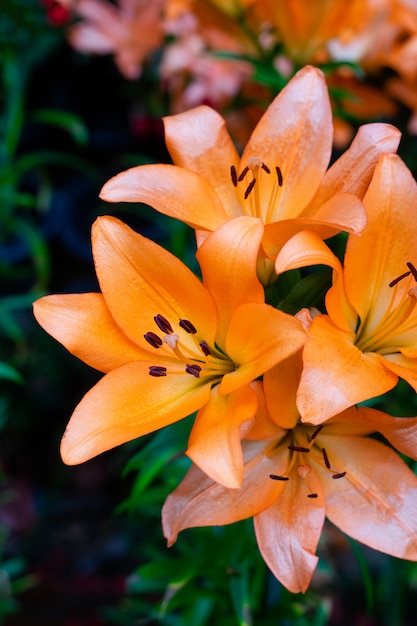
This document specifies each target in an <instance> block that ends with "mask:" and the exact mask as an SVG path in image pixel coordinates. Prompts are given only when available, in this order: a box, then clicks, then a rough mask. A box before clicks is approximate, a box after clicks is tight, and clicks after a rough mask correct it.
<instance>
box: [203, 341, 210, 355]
mask: <svg viewBox="0 0 417 626" xmlns="http://www.w3.org/2000/svg"><path fill="white" fill-rule="evenodd" d="M200 348H201V351H202V352H203V354H205V356H210V354H211V350H210V348H209V347H208V343H207V341H202V342H201V343H200Z"/></svg>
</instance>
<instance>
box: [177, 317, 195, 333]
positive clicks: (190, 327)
mask: <svg viewBox="0 0 417 626" xmlns="http://www.w3.org/2000/svg"><path fill="white" fill-rule="evenodd" d="M179 325H180V326H181V328H183V329H184V330H185V332H187V333H190V335H195V334H196V332H197V329H196V327H195V326H194V324H192V323H191V322H190V321H189V320H180V321H179Z"/></svg>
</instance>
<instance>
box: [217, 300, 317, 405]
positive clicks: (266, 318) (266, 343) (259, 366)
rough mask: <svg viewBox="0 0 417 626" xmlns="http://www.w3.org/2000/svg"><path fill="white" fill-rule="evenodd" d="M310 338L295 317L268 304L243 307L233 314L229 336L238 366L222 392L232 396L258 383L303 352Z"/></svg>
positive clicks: (230, 350) (230, 352)
mask: <svg viewBox="0 0 417 626" xmlns="http://www.w3.org/2000/svg"><path fill="white" fill-rule="evenodd" d="M255 320H256V332H254V329H253V325H254V322H255ZM306 337H307V334H306V331H305V330H304V328H303V325H302V323H301V322H300V321H299V320H297V319H296V318H295V317H292V316H291V315H287V314H286V313H283V312H282V311H278V310H276V309H274V308H273V307H271V306H269V305H266V304H242V305H241V306H240V307H238V308H237V309H236V310H235V312H234V313H233V315H232V318H231V321H230V327H229V331H228V334H227V337H226V352H227V354H228V356H229V357H230V358H231V359H232V361H233V362H234V363H235V364H236V366H237V367H236V370H235V371H234V372H230V373H228V374H226V375H225V376H224V377H223V379H222V381H221V383H220V393H221V394H227V393H231V392H232V391H234V390H235V389H238V387H241V386H243V385H244V384H247V383H249V382H251V381H252V380H255V379H256V378H258V376H260V375H261V374H263V373H264V372H266V371H268V370H269V369H271V367H273V366H274V365H276V364H277V363H278V362H279V361H282V360H283V359H285V358H287V357H288V356H290V355H291V354H293V353H294V352H296V351H297V350H299V349H300V348H301V347H302V346H303V344H304V342H305V340H306Z"/></svg>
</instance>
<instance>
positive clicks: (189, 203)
mask: <svg viewBox="0 0 417 626" xmlns="http://www.w3.org/2000/svg"><path fill="white" fill-rule="evenodd" d="M230 186H232V184H231V183H230ZM100 198H102V199H103V200H106V201H107V202H143V203H145V204H149V205H150V206H152V207H153V208H154V209H156V210H157V211H159V212H160V213H163V214H164V215H169V216H170V217H175V218H177V219H179V220H181V221H183V222H185V223H186V224H189V225H190V226H191V227H192V228H201V229H203V230H215V229H216V228H217V227H218V226H220V224H222V223H223V222H225V221H226V220H228V219H230V218H231V217H235V213H234V212H232V211H231V210H230V207H228V206H224V205H223V203H222V202H221V199H220V197H219V196H218V195H217V194H216V192H215V190H214V188H213V187H212V186H211V185H210V183H209V182H208V181H207V180H206V179H205V178H203V176H200V175H199V174H196V173H195V172H192V171H190V170H186V169H183V168H182V167H177V166H175V165H168V164H157V165H153V164H151V165H140V166H137V167H132V168H130V169H128V170H126V171H125V172H121V173H120V174H117V175H116V176H114V177H113V178H111V179H110V180H108V181H107V183H106V184H105V185H104V187H103V188H102V190H101V192H100ZM237 214H239V213H237Z"/></svg>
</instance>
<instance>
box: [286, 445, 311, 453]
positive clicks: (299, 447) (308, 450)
mask: <svg viewBox="0 0 417 626" xmlns="http://www.w3.org/2000/svg"><path fill="white" fill-rule="evenodd" d="M288 450H293V451H294V452H310V448H304V447H303V446H288Z"/></svg>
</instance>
